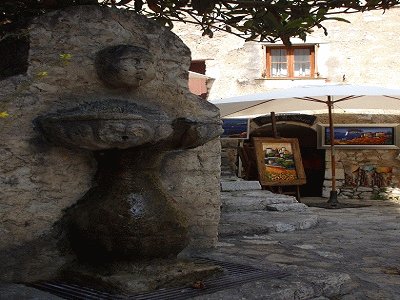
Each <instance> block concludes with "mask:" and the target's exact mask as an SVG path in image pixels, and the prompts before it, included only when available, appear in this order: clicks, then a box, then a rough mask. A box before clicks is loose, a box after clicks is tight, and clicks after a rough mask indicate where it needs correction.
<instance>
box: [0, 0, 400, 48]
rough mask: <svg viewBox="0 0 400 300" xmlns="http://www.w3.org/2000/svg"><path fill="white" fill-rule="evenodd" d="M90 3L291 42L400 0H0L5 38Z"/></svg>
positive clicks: (169, 22)
mask: <svg viewBox="0 0 400 300" xmlns="http://www.w3.org/2000/svg"><path fill="white" fill-rule="evenodd" d="M85 4H94V5H113V6H117V7H121V8H125V9H131V10H134V11H135V12H136V13H139V14H143V15H146V16H148V17H149V18H153V19H155V20H157V21H158V22H160V23H161V24H162V25H165V26H170V27H172V26H173V22H176V21H182V22H190V23H195V24H198V25H200V27H201V30H202V32H203V34H204V35H208V36H210V37H211V36H212V35H213V32H214V31H215V30H223V31H227V32H231V33H233V34H235V35H237V36H240V37H242V38H245V39H247V40H259V41H276V40H277V39H281V40H282V41H283V42H284V43H285V44H290V38H291V37H299V38H301V39H303V40H304V39H305V38H306V35H307V34H309V33H310V32H311V31H312V29H313V28H315V27H318V28H322V29H323V30H324V31H325V34H327V32H326V29H325V27H324V26H323V25H322V23H323V21H326V20H337V21H346V20H345V19H343V18H341V17H339V16H338V15H339V14H343V13H344V14H348V13H354V12H363V11H368V10H378V9H382V10H386V9H389V8H391V7H393V6H395V5H398V4H400V0H381V1H379V0H258V1H257V0H232V1H217V0H1V3H0V36H4V35H5V34H6V33H7V32H10V31H12V30H14V29H15V28H21V27H23V26H24V25H25V24H26V22H27V21H29V19H30V18H32V17H33V16H37V15H40V14H42V13H45V12H47V11H50V10H54V9H58V8H62V7H67V6H74V5H85Z"/></svg>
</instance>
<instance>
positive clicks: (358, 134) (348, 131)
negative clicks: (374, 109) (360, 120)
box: [324, 126, 395, 146]
mask: <svg viewBox="0 0 400 300" xmlns="http://www.w3.org/2000/svg"><path fill="white" fill-rule="evenodd" d="M333 132H334V144H335V145H345V146H346V145H359V146H367V145H383V146H384V145H395V138H394V135H395V128H394V127H380V126H379V127H369V126H368V127H367V126H335V127H334V130H333ZM324 144H325V145H330V144H331V141H330V129H329V127H325V128H324Z"/></svg>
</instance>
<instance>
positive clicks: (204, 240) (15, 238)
mask: <svg viewBox="0 0 400 300" xmlns="http://www.w3.org/2000/svg"><path fill="white" fill-rule="evenodd" d="M28 31H29V49H30V50H29V58H28V64H29V68H28V71H27V73H26V74H21V75H18V76H14V77H9V78H6V79H4V80H2V81H0V94H1V95H0V101H1V102H0V112H3V111H5V112H7V114H8V117H6V118H0V162H1V163H0V196H1V197H0V199H1V200H0V222H1V226H0V266H1V267H0V271H1V272H0V274H1V275H0V278H1V279H3V280H9V281H10V280H16V281H24V280H37V279H43V278H48V277H52V276H54V274H55V273H56V272H57V271H58V268H59V267H60V266H61V265H63V264H64V263H65V257H64V258H63V257H61V256H60V253H59V251H58V245H57V240H58V238H59V237H58V236H57V234H56V233H54V232H53V229H54V225H55V224H57V222H58V221H59V220H60V219H61V218H62V216H63V214H64V211H65V210H66V209H67V208H69V207H71V206H73V205H74V204H76V202H77V201H78V200H79V199H80V198H82V196H83V195H85V193H86V192H87V191H88V190H89V189H90V188H91V187H92V185H93V176H94V174H95V172H96V160H95V159H94V158H93V155H92V154H91V153H90V152H89V151H81V150H77V149H72V148H71V149H69V148H64V147H60V146H54V145H51V144H49V143H47V141H45V140H44V139H43V137H42V136H41V134H40V133H39V132H38V131H37V129H36V128H35V126H34V120H35V119H36V118H37V117H38V116H41V115H45V114H48V113H55V112H57V111H60V110H68V109H71V108H74V107H77V106H80V105H83V104H88V103H92V102H95V101H107V100H108V99H116V100H124V101H125V100H126V101H134V102H136V103H140V104H143V105H148V106H152V107H156V108H159V109H160V110H162V111H166V112H168V114H169V115H170V116H171V117H172V118H177V119H179V118H184V119H187V120H191V121H193V122H203V123H207V122H209V121H211V120H217V119H218V111H217V110H216V109H215V107H213V106H212V105H210V104H208V103H206V102H205V101H203V100H202V99H200V98H198V97H197V96H195V95H193V94H191V93H190V92H189V90H188V86H187V78H188V72H187V70H188V68H189V64H190V51H189V49H188V48H187V47H186V46H185V45H184V44H183V42H182V41H181V40H180V39H179V38H177V37H176V36H175V35H174V34H173V33H171V32H170V31H169V30H167V29H166V28H161V27H160V26H159V25H157V24H156V23H154V22H150V21H149V20H147V19H145V18H143V17H140V16H137V15H135V14H133V13H132V12H128V11H121V10H118V9H110V8H99V7H89V6H81V7H74V8H69V9H66V10H64V11H55V12H52V13H49V14H47V15H44V16H41V17H39V18H37V19H35V20H34V21H33V23H32V25H31V26H30V28H29V30H28ZM119 44H124V45H125V44H128V45H135V46H139V47H143V48H146V49H148V50H149V51H150V53H151V54H152V55H153V57H154V61H155V63H156V69H157V74H156V78H155V79H154V80H153V81H151V82H149V83H147V84H146V85H145V86H143V87H142V86H139V87H138V88H137V89H127V88H110V87H108V86H106V85H105V84H104V83H103V82H101V80H100V79H99V78H98V76H97V74H96V69H95V64H94V61H95V57H96V53H97V52H98V51H100V50H101V49H103V48H105V47H108V46H112V45H119ZM219 154H220V145H219V142H218V141H217V140H214V141H211V142H209V143H208V144H206V145H204V146H201V147H198V148H195V149H192V150H187V151H183V150H175V151H172V152H170V154H169V155H168V156H167V157H166V158H165V161H164V163H163V165H164V169H163V170H162V178H161V179H162V182H163V184H164V188H165V189H167V190H168V191H169V192H170V194H171V195H172V196H173V198H174V199H175V202H174V204H173V205H174V206H176V207H177V209H178V210H180V211H182V212H183V213H184V214H185V215H186V217H187V220H188V223H189V224H188V225H189V231H190V241H191V243H190V245H189V247H191V248H199V247H200V248H201V247H209V246H213V245H215V243H216V240H217V224H218V221H219V201H220V200H219V176H220V155H219ZM172 175H173V176H172Z"/></svg>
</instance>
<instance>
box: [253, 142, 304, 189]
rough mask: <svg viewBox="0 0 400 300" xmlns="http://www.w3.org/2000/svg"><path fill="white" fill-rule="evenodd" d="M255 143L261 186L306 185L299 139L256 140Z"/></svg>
mask: <svg viewBox="0 0 400 300" xmlns="http://www.w3.org/2000/svg"><path fill="white" fill-rule="evenodd" d="M253 141H254V146H255V150H256V156H257V168H258V173H259V180H260V183H261V185H263V186H279V185H302V184H305V183H306V176H305V173H304V168H303V164H302V160H301V155H300V147H299V143H298V141H297V139H293V138H254V139H253Z"/></svg>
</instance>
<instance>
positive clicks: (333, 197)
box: [327, 96, 338, 206]
mask: <svg viewBox="0 0 400 300" xmlns="http://www.w3.org/2000/svg"><path fill="white" fill-rule="evenodd" d="M327 104H328V116H329V134H330V150H331V173H332V188H331V192H330V195H329V200H328V203H330V204H331V205H332V206H336V205H337V204H338V199H337V191H336V160H335V151H334V150H335V149H334V144H335V133H334V131H333V130H334V128H333V117H332V107H333V102H332V96H328V102H327Z"/></svg>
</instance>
